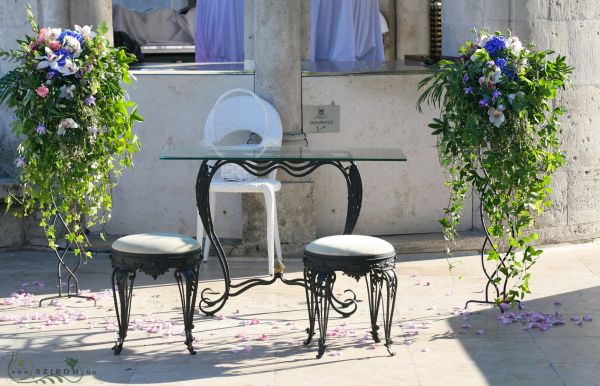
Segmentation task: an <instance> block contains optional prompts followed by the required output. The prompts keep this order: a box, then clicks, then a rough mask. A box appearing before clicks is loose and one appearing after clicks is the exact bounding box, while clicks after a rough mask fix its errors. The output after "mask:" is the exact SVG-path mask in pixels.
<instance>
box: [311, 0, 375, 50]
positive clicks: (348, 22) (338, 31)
mask: <svg viewBox="0 0 600 386" xmlns="http://www.w3.org/2000/svg"><path fill="white" fill-rule="evenodd" d="M311 60H312V61H322V60H327V61H355V60H368V61H382V60H384V54H383V39H382V36H381V25H380V20H379V3H378V1H377V0H312V3H311Z"/></svg>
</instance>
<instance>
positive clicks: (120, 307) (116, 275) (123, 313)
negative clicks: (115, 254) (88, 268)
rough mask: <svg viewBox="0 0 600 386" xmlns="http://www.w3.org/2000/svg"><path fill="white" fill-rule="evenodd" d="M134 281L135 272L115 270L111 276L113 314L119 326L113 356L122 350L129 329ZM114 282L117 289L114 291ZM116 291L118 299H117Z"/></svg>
mask: <svg viewBox="0 0 600 386" xmlns="http://www.w3.org/2000/svg"><path fill="white" fill-rule="evenodd" d="M134 280H135V271H128V270H126V269H118V268H115V269H114V271H113V274H112V290H113V299H114V301H115V312H116V313H117V323H118V325H119V339H117V343H115V345H114V346H113V348H112V350H113V351H114V353H115V355H119V354H120V353H121V350H122V349H123V342H124V341H125V337H126V336H127V328H128V327H129V314H130V312H131V297H132V296H131V295H132V292H133V281H134ZM115 282H116V286H117V289H116V290H115ZM117 291H118V292H119V298H118V299H117Z"/></svg>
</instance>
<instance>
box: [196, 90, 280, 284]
mask: <svg viewBox="0 0 600 386" xmlns="http://www.w3.org/2000/svg"><path fill="white" fill-rule="evenodd" d="M240 132H250V133H253V134H256V135H258V136H260V138H261V142H260V143H259V144H248V143H247V139H248V137H247V136H246V137H244V140H243V143H241V144H240V143H238V144H235V145H230V144H229V143H227V144H226V145H227V146H228V147H231V148H250V149H252V148H254V149H255V148H265V147H280V146H281V142H282V137H283V129H282V125H281V119H280V117H279V114H278V113H277V110H275V108H274V107H273V106H271V104H269V103H268V102H267V101H265V100H263V99H261V98H260V97H259V96H258V95H256V94H254V93H253V92H251V91H248V90H244V89H233V90H229V91H227V92H226V93H225V94H223V95H222V96H221V97H220V98H219V99H218V100H217V102H216V103H215V105H214V106H213V108H212V110H211V111H210V113H209V115H208V117H207V119H206V123H205V125H204V140H203V142H204V145H205V146H217V145H224V144H223V143H222V142H225V141H227V140H229V141H231V138H232V136H231V135H232V134H234V133H237V134H238V135H240ZM224 140H225V141H224ZM219 171H220V172H221V175H216V176H215V177H214V178H213V179H212V181H211V183H210V212H211V214H214V213H215V202H216V193H218V192H222V193H262V194H263V195H264V197H265V207H266V210H267V257H268V264H269V274H270V275H273V274H274V272H275V270H274V263H275V261H274V255H275V253H274V252H276V253H277V260H278V262H279V263H280V264H282V261H281V243H280V241H279V227H278V224H277V206H276V201H275V192H277V191H279V190H280V189H281V182H279V181H277V179H276V174H277V170H274V171H272V172H271V173H269V174H268V175H267V176H266V177H258V178H257V177H255V176H253V175H251V174H249V173H247V172H246V171H245V170H243V169H242V168H241V167H239V166H237V165H231V164H228V165H224V166H223V167H221V168H220V169H219ZM196 237H197V240H202V238H203V237H204V227H203V225H202V221H201V219H200V216H199V215H197V220H196ZM203 244H204V252H203V254H204V260H205V261H206V260H208V253H209V250H210V239H209V238H208V237H205V239H204V243H203Z"/></svg>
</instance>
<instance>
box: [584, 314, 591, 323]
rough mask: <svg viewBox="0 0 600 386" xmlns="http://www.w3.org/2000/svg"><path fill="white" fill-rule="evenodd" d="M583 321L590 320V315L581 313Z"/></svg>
mask: <svg viewBox="0 0 600 386" xmlns="http://www.w3.org/2000/svg"><path fill="white" fill-rule="evenodd" d="M583 321H584V322H591V321H592V315H583Z"/></svg>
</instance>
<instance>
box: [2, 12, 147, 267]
mask: <svg viewBox="0 0 600 386" xmlns="http://www.w3.org/2000/svg"><path fill="white" fill-rule="evenodd" d="M27 15H28V16H27V18H28V21H29V23H30V25H31V27H32V29H33V32H34V34H35V35H34V36H26V37H25V38H24V39H23V40H18V43H19V45H20V48H19V49H17V50H14V51H10V52H7V51H3V50H0V57H8V58H10V59H12V60H13V61H14V62H16V64H17V65H16V67H15V68H14V69H13V70H11V71H9V72H8V73H6V74H4V75H3V76H2V78H0V104H1V103H4V102H6V103H7V105H8V107H9V108H11V109H12V110H14V113H15V116H16V119H15V121H14V123H13V131H14V132H15V133H16V135H17V137H18V139H19V141H20V145H19V146H18V149H17V152H18V158H17V159H16V160H15V164H16V166H17V167H18V168H20V176H19V177H18V178H20V182H21V189H20V191H19V194H12V195H10V196H9V197H8V199H7V204H8V206H9V207H10V205H11V204H13V203H14V202H18V203H19V204H21V206H22V208H23V211H22V212H21V213H20V214H22V215H28V214H31V213H32V212H34V211H39V213H40V214H41V222H40V225H41V227H42V228H43V229H44V231H45V234H46V236H47V239H48V245H49V246H50V247H51V248H52V249H54V250H55V251H56V249H57V248H58V245H57V241H56V239H57V233H56V224H57V221H58V222H59V223H61V224H62V226H63V227H64V231H65V239H66V241H67V248H65V249H69V246H73V251H74V253H75V255H77V256H80V258H81V256H82V255H83V256H84V257H89V256H91V254H90V252H89V251H86V249H87V247H89V241H88V239H87V237H86V231H87V228H89V227H92V226H94V225H96V224H102V223H104V222H105V221H106V220H107V219H109V218H110V208H111V195H110V193H111V189H112V188H113V187H114V186H115V185H116V177H118V176H119V174H120V173H121V171H122V169H123V168H124V167H127V166H132V155H133V154H134V153H135V152H136V151H138V149H139V142H138V139H137V137H136V136H134V135H133V133H132V130H131V129H132V125H133V123H134V121H141V120H142V118H141V117H140V116H139V115H138V114H137V112H136V108H135V104H134V103H132V102H129V101H128V100H127V98H126V93H125V91H124V90H123V88H122V83H121V82H124V83H130V75H129V72H128V64H129V63H131V62H132V61H133V60H134V59H135V57H134V56H133V55H129V54H126V53H125V52H124V51H123V50H119V49H115V48H111V47H109V46H108V40H107V39H106V38H105V37H104V36H103V34H105V33H106V32H107V27H106V25H105V24H101V25H100V26H99V27H98V30H97V32H94V31H92V29H91V28H90V27H89V26H84V27H80V26H75V30H68V29H66V30H61V29H60V28H40V27H39V26H38V25H37V23H36V21H35V19H34V17H33V14H32V11H31V8H29V9H28V11H27Z"/></svg>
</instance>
